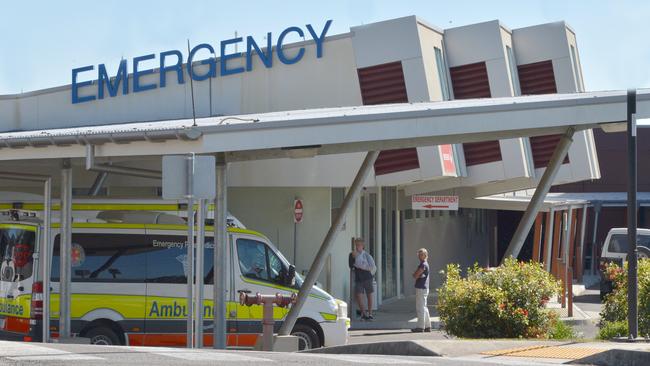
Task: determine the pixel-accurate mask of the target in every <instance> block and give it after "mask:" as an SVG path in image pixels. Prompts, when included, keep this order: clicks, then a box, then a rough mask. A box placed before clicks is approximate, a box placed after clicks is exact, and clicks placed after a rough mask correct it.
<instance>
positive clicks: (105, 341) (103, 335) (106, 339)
mask: <svg viewBox="0 0 650 366" xmlns="http://www.w3.org/2000/svg"><path fill="white" fill-rule="evenodd" d="M86 337H87V338H90V344H96V345H99V346H117V345H120V344H121V343H120V337H118V336H117V334H115V332H114V331H113V330H112V329H110V328H106V327H96V328H92V329H91V330H89V331H88V333H86Z"/></svg>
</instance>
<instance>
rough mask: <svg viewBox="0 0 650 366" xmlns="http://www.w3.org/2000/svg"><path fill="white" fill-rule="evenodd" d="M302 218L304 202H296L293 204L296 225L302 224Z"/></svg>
mask: <svg viewBox="0 0 650 366" xmlns="http://www.w3.org/2000/svg"><path fill="white" fill-rule="evenodd" d="M302 218H303V212H302V200H295V201H294V202H293V221H294V222H295V223H301V222H302Z"/></svg>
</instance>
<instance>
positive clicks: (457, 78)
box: [449, 62, 502, 166]
mask: <svg viewBox="0 0 650 366" xmlns="http://www.w3.org/2000/svg"><path fill="white" fill-rule="evenodd" d="M449 73H450V74H451V82H452V84H453V88H454V97H455V98H456V99H469V98H490V97H491V96H492V94H491V93H490V82H489V80H488V73H487V67H486V66H485V62H478V63H475V64H469V65H462V66H456V67H451V68H450V69H449ZM463 151H464V153H465V164H466V165H467V166H472V165H478V164H485V163H491V162H493V161H499V160H502V157H501V147H500V146H499V141H481V142H472V143H466V144H463Z"/></svg>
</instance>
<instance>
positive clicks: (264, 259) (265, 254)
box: [237, 239, 287, 285]
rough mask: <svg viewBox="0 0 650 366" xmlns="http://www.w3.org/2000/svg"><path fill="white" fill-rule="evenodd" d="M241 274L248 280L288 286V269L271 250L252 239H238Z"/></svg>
mask: <svg viewBox="0 0 650 366" xmlns="http://www.w3.org/2000/svg"><path fill="white" fill-rule="evenodd" d="M237 257H238V258H239V268H240V270H241V273H242V274H243V275H244V276H245V277H248V278H252V279H257V280H262V281H269V282H274V283H277V284H279V285H286V284H285V280H286V274H287V268H286V266H285V264H284V262H283V261H282V259H281V258H280V256H278V255H277V254H276V253H275V252H273V250H272V249H271V248H269V247H268V246H267V245H266V244H264V243H263V242H260V241H257V240H252V239H237Z"/></svg>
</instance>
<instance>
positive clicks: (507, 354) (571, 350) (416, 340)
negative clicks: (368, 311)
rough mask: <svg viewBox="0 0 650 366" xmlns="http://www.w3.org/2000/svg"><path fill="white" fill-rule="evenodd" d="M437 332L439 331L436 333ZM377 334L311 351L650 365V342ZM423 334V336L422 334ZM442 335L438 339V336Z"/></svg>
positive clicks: (559, 362) (485, 359)
mask: <svg viewBox="0 0 650 366" xmlns="http://www.w3.org/2000/svg"><path fill="white" fill-rule="evenodd" d="M434 333H436V332H434ZM434 333H431V334H432V335H433V336H432V337H430V338H429V337H427V336H426V335H424V336H423V335H422V333H420V334H412V333H410V334H409V333H406V332H404V333H402V334H396V333H393V334H386V333H378V334H376V335H375V336H374V337H373V338H372V341H371V342H368V343H354V342H353V343H351V344H349V345H346V346H337V347H328V348H321V349H317V350H312V351H308V352H311V353H325V354H375V355H377V354H381V355H388V356H406V355H410V356H414V355H417V356H429V357H431V356H434V357H443V358H449V359H455V360H458V361H460V360H466V361H487V362H496V363H513V364H518V363H521V364H528V363H535V364H584V365H599V366H610V365H612V366H613V365H617V366H619V365H621V366H638V365H650V343H635V344H631V343H615V342H572V341H568V342H559V341H544V340H541V341H537V340H459V339H440V337H441V336H440V335H439V334H434ZM418 336H419V337H418ZM436 338H438V339H436Z"/></svg>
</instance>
